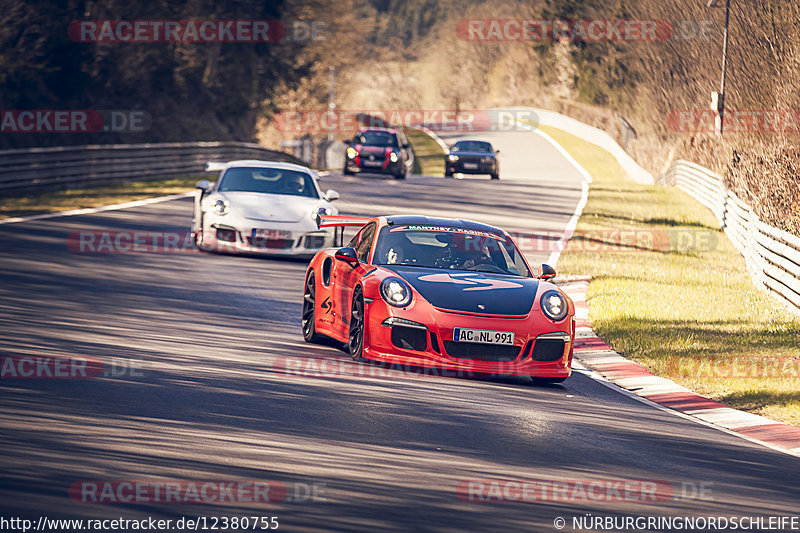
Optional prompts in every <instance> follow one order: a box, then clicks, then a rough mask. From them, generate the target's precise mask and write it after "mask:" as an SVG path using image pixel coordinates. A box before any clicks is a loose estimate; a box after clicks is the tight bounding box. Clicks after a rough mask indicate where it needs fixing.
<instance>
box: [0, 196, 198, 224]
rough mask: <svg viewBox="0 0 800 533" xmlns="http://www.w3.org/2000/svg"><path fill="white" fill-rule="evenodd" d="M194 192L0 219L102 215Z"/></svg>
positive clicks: (14, 220) (9, 222)
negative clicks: (102, 213)
mask: <svg viewBox="0 0 800 533" xmlns="http://www.w3.org/2000/svg"><path fill="white" fill-rule="evenodd" d="M194 195H195V193H194V191H192V192H182V193H178V194H170V195H168V196H158V197H156V198H147V199H145V200H134V201H132V202H125V203H121V204H111V205H104V206H100V207H86V208H84V209H73V210H71V211H59V212H58V213H44V214H41V215H31V216H27V217H13V218H3V219H0V224H15V223H17V222H28V221H29V220H44V219H47V218H57V217H71V216H75V215H91V214H93V213H101V212H103V211H116V210H117V209H128V208H131V207H140V206H143V205H150V204H157V203H159V202H168V201H170V200H177V199H178V198H187V197H189V196H194Z"/></svg>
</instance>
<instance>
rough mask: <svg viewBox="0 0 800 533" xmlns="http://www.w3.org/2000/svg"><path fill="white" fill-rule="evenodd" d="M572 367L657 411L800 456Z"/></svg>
mask: <svg viewBox="0 0 800 533" xmlns="http://www.w3.org/2000/svg"><path fill="white" fill-rule="evenodd" d="M572 368H573V370H575V371H576V372H578V373H579V374H583V375H584V376H586V377H588V378H589V379H593V380H594V381H596V382H598V383H600V384H601V385H603V386H605V387H607V388H609V389H611V390H613V391H615V392H618V393H620V394H622V395H623V396H627V397H628V398H631V399H633V400H636V401H637V402H640V403H643V404H645V405H649V406H650V407H653V408H654V409H658V410H659V411H663V412H665V413H669V414H671V415H673V416H677V417H679V418H683V419H684V420H690V421H692V422H694V423H696V424H700V425H702V426H706V427H708V428H711V429H715V430H717V431H722V432H723V433H727V434H728V435H732V436H734V437H738V438H740V439H744V440H746V441H749V442H751V443H753V444H758V445H759V446H764V447H765V448H769V449H771V450H774V451H776V452H780V453H785V454H786V455H791V456H793V457H800V448H794V449H791V450H787V449H786V448H781V447H780V446H778V445H776V444H770V443H769V442H766V441H763V440H758V439H756V438H754V437H751V436H749V435H745V434H744V433H739V432H737V431H733V430H732V429H728V428H726V427H723V426H718V425H716V424H712V423H711V422H707V421H705V420H702V419H700V418H697V417H696V416H691V415H689V414H686V413H683V412H681V411H677V410H675V409H671V408H669V407H665V406H663V405H660V404H657V403H655V402H653V401H651V400H648V399H647V398H643V397H641V396H638V395H637V394H634V393H633V392H631V391H629V390H626V389H623V388H622V387H620V386H619V385H616V384H615V383H612V382H611V381H609V380H607V379H606V378H604V377H603V376H602V375H600V374H599V373H598V372H595V371H594V370H590V369H587V368H586V367H585V366H583V365H582V364H580V363H577V364H576V362H575V360H573V364H572ZM754 416H756V415H754Z"/></svg>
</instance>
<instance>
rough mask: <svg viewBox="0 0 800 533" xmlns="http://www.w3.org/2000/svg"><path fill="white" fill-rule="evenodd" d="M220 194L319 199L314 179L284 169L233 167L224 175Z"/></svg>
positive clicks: (303, 173) (304, 174) (302, 173)
mask: <svg viewBox="0 0 800 533" xmlns="http://www.w3.org/2000/svg"><path fill="white" fill-rule="evenodd" d="M221 179H222V181H221V182H220V184H219V192H260V193H267V194H284V195H288V196H304V197H307V198H319V193H318V192H317V188H316V187H315V185H314V179H313V178H312V177H311V176H310V175H308V174H307V173H305V172H300V171H297V170H287V169H282V168H262V167H233V168H229V169H228V170H226V171H225V173H224V174H223V175H222V178H221Z"/></svg>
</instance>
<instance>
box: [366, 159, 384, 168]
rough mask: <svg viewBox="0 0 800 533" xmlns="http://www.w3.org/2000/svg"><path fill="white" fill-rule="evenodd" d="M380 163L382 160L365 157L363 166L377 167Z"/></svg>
mask: <svg viewBox="0 0 800 533" xmlns="http://www.w3.org/2000/svg"><path fill="white" fill-rule="evenodd" d="M382 164H383V162H382V161H370V160H369V159H367V160H366V161H364V166H365V167H379V166H381V165H382Z"/></svg>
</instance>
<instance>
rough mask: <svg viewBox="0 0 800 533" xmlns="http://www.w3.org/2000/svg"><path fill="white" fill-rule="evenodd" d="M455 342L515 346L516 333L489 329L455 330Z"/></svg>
mask: <svg viewBox="0 0 800 533" xmlns="http://www.w3.org/2000/svg"><path fill="white" fill-rule="evenodd" d="M453 340H454V341H455V342H477V343H480V344H506V345H508V346H511V345H513V344H514V333H513V332H511V331H492V330H488V329H466V328H454V329H453Z"/></svg>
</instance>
